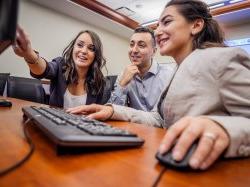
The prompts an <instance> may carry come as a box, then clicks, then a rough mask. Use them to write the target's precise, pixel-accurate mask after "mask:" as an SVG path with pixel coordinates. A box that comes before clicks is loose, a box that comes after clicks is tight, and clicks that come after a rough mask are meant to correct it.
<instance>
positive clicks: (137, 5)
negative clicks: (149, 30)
mask: <svg viewBox="0 0 250 187" xmlns="http://www.w3.org/2000/svg"><path fill="white" fill-rule="evenodd" d="M135 7H136V8H142V7H143V5H142V4H136V5H135Z"/></svg>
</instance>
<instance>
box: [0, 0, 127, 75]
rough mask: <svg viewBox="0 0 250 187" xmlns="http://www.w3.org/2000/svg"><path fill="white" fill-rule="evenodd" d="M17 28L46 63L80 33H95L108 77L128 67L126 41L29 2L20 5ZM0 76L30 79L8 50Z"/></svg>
mask: <svg viewBox="0 0 250 187" xmlns="http://www.w3.org/2000/svg"><path fill="white" fill-rule="evenodd" d="M18 19H19V20H18V22H19V25H21V26H22V27H23V28H24V29H25V31H26V32H27V33H28V34H29V37H30V39H31V41H32V47H33V49H36V50H38V51H39V52H40V55H41V56H43V57H45V58H46V59H47V60H51V59H52V58H54V57H57V56H60V55H61V53H62V51H63V49H64V48H65V47H66V46H67V45H68V43H69V42H70V41H71V40H72V39H73V38H74V37H75V35H76V34H77V33H78V32H79V31H81V30H86V29H88V30H92V31H95V32H96V33H97V34H98V35H99V36H100V38H101V40H102V43H103V47H104V55H105V57H106V59H107V68H108V71H109V74H117V73H119V72H121V70H122V68H123V67H124V66H125V65H126V64H128V63H129V59H128V55H127V50H128V39H127V38H122V37H120V36H117V35H114V34H113V33H110V32H107V31H105V30H103V29H100V28H97V27H94V26H92V25H89V24H87V23H84V22H81V21H78V20H76V19H73V18H71V17H69V16H66V15H63V14H61V13H57V12H54V11H52V10H50V9H47V8H44V7H41V6H39V5H37V4H34V3H31V2H29V1H20V7H19V18H18ZM0 67H1V68H0V72H10V73H11V74H12V75H15V76H24V77H30V75H29V71H28V67H27V65H26V64H25V63H24V60H23V59H21V58H19V57H17V56H15V54H14V52H13V51H12V48H11V47H9V49H7V50H6V51H4V52H3V53H2V54H1V55H0ZM104 73H105V71H104Z"/></svg>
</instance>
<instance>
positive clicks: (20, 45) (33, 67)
mask: <svg viewBox="0 0 250 187" xmlns="http://www.w3.org/2000/svg"><path fill="white" fill-rule="evenodd" d="M12 47H13V50H14V52H15V54H16V55H18V56H20V57H23V58H24V60H25V61H26V62H27V64H28V66H29V68H30V71H31V72H32V73H33V74H36V75H41V74H42V73H43V72H44V71H45V69H46V62H45V60H44V59H43V58H41V57H40V56H39V53H38V52H35V51H34V50H33V49H32V47H31V42H30V40H29V37H28V35H27V34H26V33H25V31H24V30H23V29H22V28H20V27H18V28H17V31H16V42H15V45H13V46H12Z"/></svg>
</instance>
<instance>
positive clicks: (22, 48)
mask: <svg viewBox="0 0 250 187" xmlns="http://www.w3.org/2000/svg"><path fill="white" fill-rule="evenodd" d="M12 47H13V50H14V52H15V54H16V55H18V56H20V57H24V58H25V59H28V60H29V59H32V58H33V55H34V51H33V49H32V47H31V42H30V40H29V37H28V35H27V34H26V33H25V32H24V30H23V29H22V28H20V27H17V31H16V41H15V44H14V45H13V46H12ZM35 56H36V55H35Z"/></svg>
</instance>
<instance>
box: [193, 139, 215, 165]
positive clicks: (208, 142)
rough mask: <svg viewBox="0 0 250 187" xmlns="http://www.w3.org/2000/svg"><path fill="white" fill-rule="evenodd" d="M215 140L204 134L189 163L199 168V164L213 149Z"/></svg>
mask: <svg viewBox="0 0 250 187" xmlns="http://www.w3.org/2000/svg"><path fill="white" fill-rule="evenodd" d="M214 137H215V136H214ZM215 140H216V139H215V138H214V139H211V138H209V137H207V136H204V135H203V136H202V137H201V138H200V141H199V144H198V147H197V149H196V150H195V152H194V154H193V155H192V157H191V159H190V161H189V164H190V166H191V167H192V168H194V169H197V168H198V167H199V166H201V164H202V163H203V161H204V160H205V159H206V158H207V157H208V155H209V154H210V152H211V151H213V149H214V143H215Z"/></svg>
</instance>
